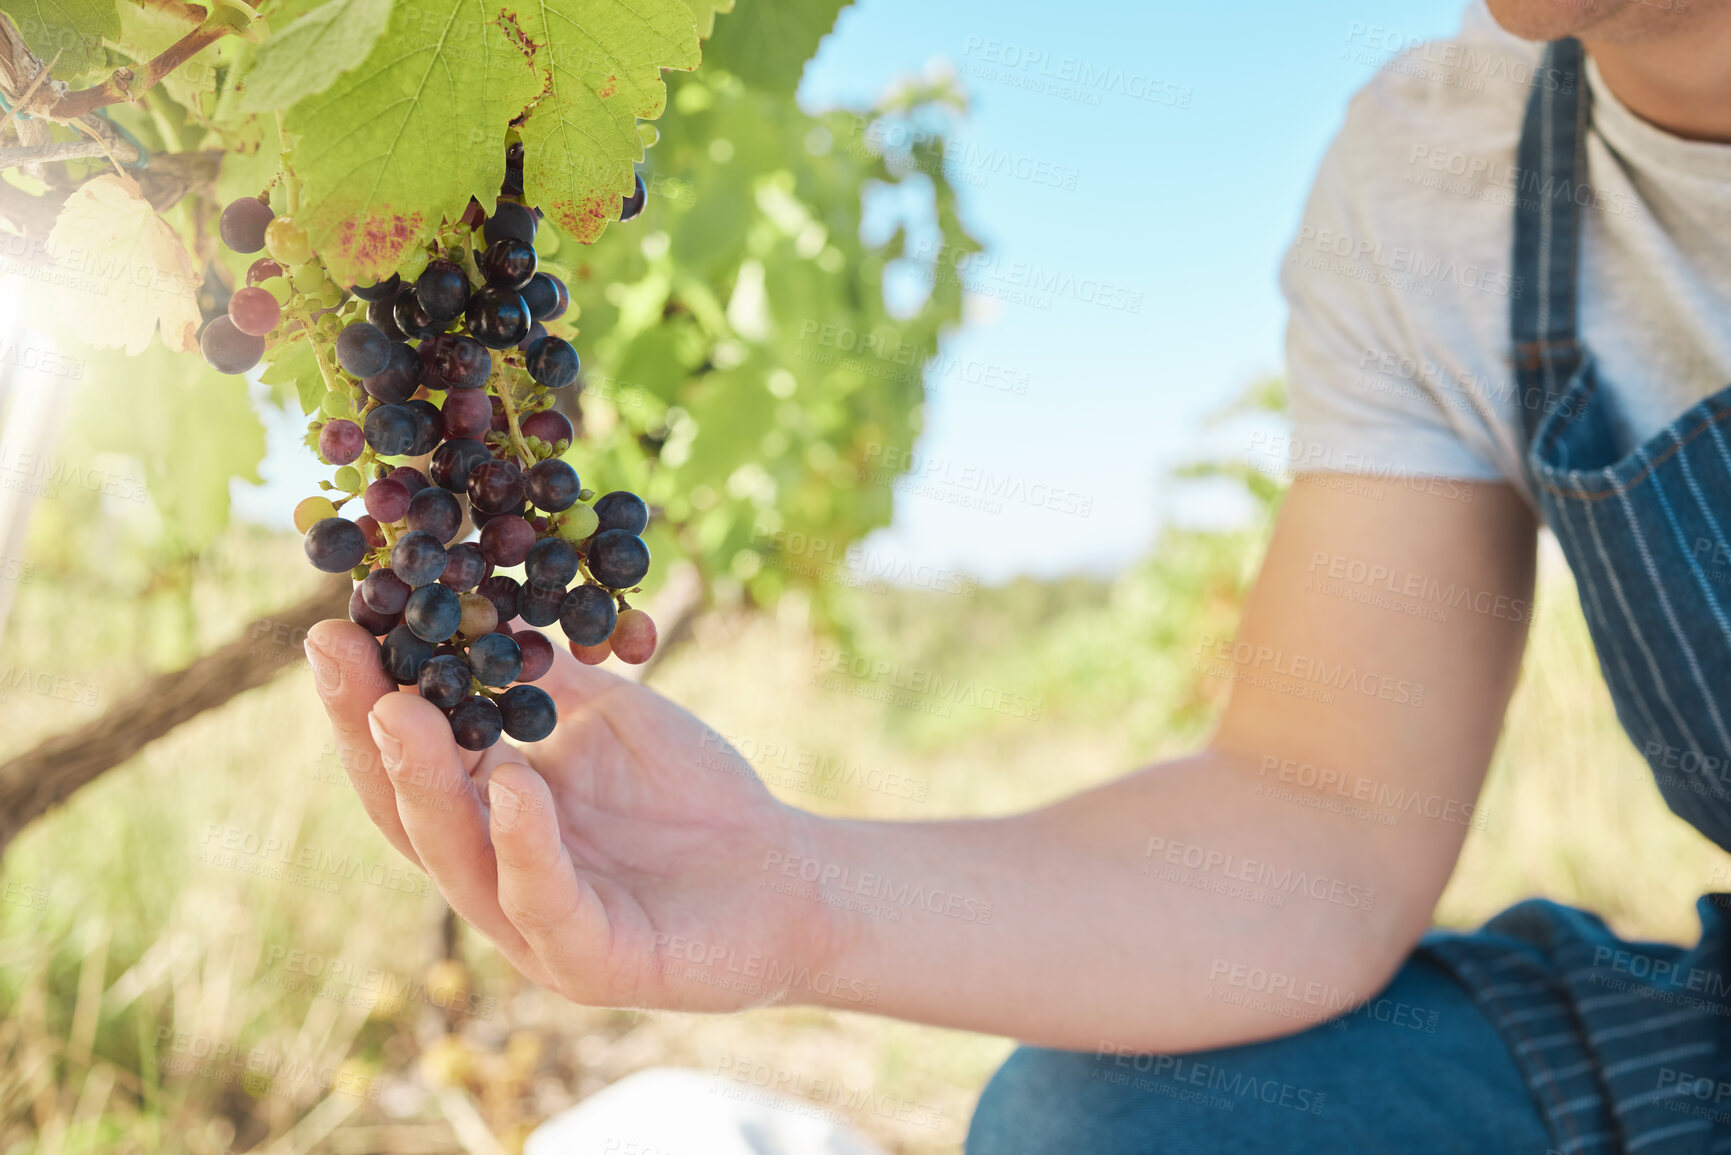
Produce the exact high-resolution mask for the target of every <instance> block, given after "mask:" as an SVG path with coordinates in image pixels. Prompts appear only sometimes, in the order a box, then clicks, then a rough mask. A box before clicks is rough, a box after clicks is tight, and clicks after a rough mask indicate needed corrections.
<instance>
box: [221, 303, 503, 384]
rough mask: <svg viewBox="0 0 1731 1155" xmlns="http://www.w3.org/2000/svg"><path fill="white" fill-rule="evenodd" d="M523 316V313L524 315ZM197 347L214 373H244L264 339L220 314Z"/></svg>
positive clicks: (254, 362) (256, 358)
mask: <svg viewBox="0 0 1731 1155" xmlns="http://www.w3.org/2000/svg"><path fill="white" fill-rule="evenodd" d="M519 303H521V298H519ZM527 315H528V314H527V312H525V313H524V316H527ZM524 327H525V328H527V327H528V326H527V325H525V326H524ZM198 349H199V352H201V353H203V354H204V360H205V363H206V364H208V365H209V366H210V367H211V368H212V369H215V370H216V371H217V372H218V373H245V372H246V371H247V370H248V369H251V368H252V367H253V366H254V365H257V364H258V362H259V358H260V357H263V356H264V338H263V337H254V336H253V335H252V334H250V333H242V332H241V331H240V329H239V328H237V327H236V326H235V323H234V322H233V321H231V320H230V319H229V317H228V314H227V313H224V314H223V315H222V316H220V317H217V318H216V319H215V320H213V321H212V322H211V323H210V324H208V325H206V326H205V327H204V332H203V333H202V334H200V335H199V338H198Z"/></svg>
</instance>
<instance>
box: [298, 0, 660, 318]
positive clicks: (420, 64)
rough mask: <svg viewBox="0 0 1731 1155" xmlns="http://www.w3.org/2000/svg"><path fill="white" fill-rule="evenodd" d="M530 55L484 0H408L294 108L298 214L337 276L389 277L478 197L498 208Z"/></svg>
mask: <svg viewBox="0 0 1731 1155" xmlns="http://www.w3.org/2000/svg"><path fill="white" fill-rule="evenodd" d="M672 2H674V3H677V2H678V0H672ZM530 56H531V52H530V50H529V49H528V48H527V47H526V46H524V45H523V44H522V43H521V41H520V40H513V39H512V38H511V37H510V36H508V35H507V33H506V30H505V28H504V27H503V26H502V25H501V23H500V22H499V20H498V19H495V18H492V17H490V16H489V13H488V9H487V8H486V6H485V5H483V4H482V3H481V2H480V0H433V2H432V3H426V4H403V5H399V6H397V7H396V8H395V9H394V10H393V11H392V12H391V18H390V23H389V24H388V25H387V27H386V31H385V35H384V36H382V37H380V38H379V40H378V42H377V43H376V44H374V45H373V49H372V51H371V52H370V53H369V54H368V55H367V58H366V60H365V61H363V62H362V64H361V65H360V67H358V68H356V69H355V70H354V71H352V72H350V73H347V74H346V75H344V76H341V77H339V78H338V80H337V81H336V83H335V84H333V85H332V86H331V87H330V88H328V89H326V90H325V91H324V92H322V93H318V94H316V95H313V96H311V97H309V98H307V99H305V100H302V101H301V102H300V103H298V104H296V105H295V106H294V108H293V109H292V110H290V112H289V113H288V115H287V129H288V135H289V137H290V141H289V143H290V146H291V147H292V149H293V154H292V156H291V164H292V167H293V170H294V172H295V174H296V175H297V177H298V178H299V179H300V181H301V188H302V204H301V209H300V212H299V213H298V214H297V215H296V219H297V221H298V222H299V223H300V225H301V227H302V228H304V229H305V230H306V232H307V235H308V236H309V237H310V238H311V239H312V243H313V247H314V248H315V249H316V250H317V251H318V253H319V255H320V256H321V257H323V258H324V261H325V265H326V267H327V268H328V269H329V270H330V273H331V275H332V276H333V277H335V278H337V279H338V280H340V281H343V282H345V283H348V284H357V283H359V284H364V283H370V282H373V281H378V280H383V279H384V278H386V277H389V276H390V275H391V273H392V272H394V271H395V269H396V266H397V264H398V262H399V261H400V259H401V258H402V255H403V253H404V252H405V251H406V250H407V249H408V247H409V246H410V245H411V244H414V243H415V242H416V241H418V240H420V239H421V238H422V237H423V236H425V235H426V234H427V233H428V232H430V231H431V230H432V229H434V228H436V227H437V226H438V224H439V221H440V220H441V218H446V219H452V220H454V219H456V218H457V217H458V216H459V215H460V214H461V213H462V211H463V208H464V207H465V206H466V205H467V204H468V203H469V198H470V197H472V196H473V197H477V198H479V199H480V200H481V203H482V204H484V205H487V206H489V207H491V206H492V204H493V202H494V199H495V197H497V195H498V190H499V182H500V181H501V180H503V179H504V176H505V127H506V125H507V124H508V123H509V122H510V120H511V118H512V117H513V116H515V115H517V114H518V113H520V112H521V111H522V109H523V108H524V107H526V106H527V105H528V103H529V102H530V101H531V100H532V99H534V97H535V94H536V93H537V92H539V91H540V88H541V84H540V82H539V80H538V79H537V77H536V74H535V70H534V68H533V67H532V65H531V63H530Z"/></svg>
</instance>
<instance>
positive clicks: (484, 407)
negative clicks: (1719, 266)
mask: <svg viewBox="0 0 1731 1155" xmlns="http://www.w3.org/2000/svg"><path fill="white" fill-rule="evenodd" d="M439 416H440V420H441V421H442V422H443V424H444V428H445V436H446V437H449V438H451V439H452V440H462V439H463V438H472V439H479V438H482V437H485V436H487V432H488V428H489V427H490V426H491V425H492V423H493V406H492V405H491V404H489V403H488V397H487V394H485V393H483V392H481V391H480V390H478V389H465V390H463V391H462V392H461V393H449V394H446V396H445V404H444V405H443V406H442V407H440V410H439Z"/></svg>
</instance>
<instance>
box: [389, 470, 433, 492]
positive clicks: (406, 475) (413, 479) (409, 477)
mask: <svg viewBox="0 0 1731 1155" xmlns="http://www.w3.org/2000/svg"><path fill="white" fill-rule="evenodd" d="M389 476H391V477H394V478H396V479H397V480H398V481H400V482H402V483H403V484H404V485H406V486H408V487H409V496H410V497H413V496H415V494H417V493H419V492H421V490H423V489H425V488H427V486H429V485H431V484H432V482H430V481H428V480H427V475H426V474H424V473H422V472H421V471H420V470H418V469H416V468H415V467H414V466H412V465H399V466H397V467H396V468H395V469H393V470H391V472H390V474H389Z"/></svg>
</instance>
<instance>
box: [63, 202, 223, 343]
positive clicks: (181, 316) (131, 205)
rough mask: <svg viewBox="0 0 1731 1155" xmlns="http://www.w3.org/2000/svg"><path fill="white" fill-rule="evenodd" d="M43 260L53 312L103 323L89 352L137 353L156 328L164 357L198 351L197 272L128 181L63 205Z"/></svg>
mask: <svg viewBox="0 0 1731 1155" xmlns="http://www.w3.org/2000/svg"><path fill="white" fill-rule="evenodd" d="M48 253H49V255H50V256H51V257H53V259H54V263H55V278H54V288H53V293H54V298H55V302H56V305H57V306H58V307H59V309H60V310H61V311H62V312H63V313H66V314H69V315H71V316H76V317H100V319H101V323H100V324H92V325H90V326H89V327H88V328H87V329H86V333H87V334H88V339H89V341H90V343H91V344H93V345H96V346H98V347H101V348H114V347H117V346H124V347H125V348H126V351H127V352H128V353H132V354H137V353H142V352H143V351H144V349H145V347H146V346H148V345H149V344H150V335H151V333H153V332H155V331H156V327H157V325H158V324H160V325H161V326H162V343H163V344H164V345H166V346H168V347H169V348H170V349H173V350H174V351H176V352H186V351H187V350H189V349H192V348H194V347H196V346H197V345H198V324H199V312H198V297H197V293H198V286H199V283H200V280H201V278H200V277H199V274H198V268H197V266H195V265H194V264H193V260H192V255H191V254H190V253H188V252H187V251H186V246H185V245H183V244H181V243H180V238H179V237H178V236H176V235H175V232H174V230H173V229H172V228H170V227H169V226H168V222H167V221H165V220H163V219H162V218H161V217H159V216H157V215H156V210H155V209H152V208H151V207H150V203H149V202H148V201H146V200H145V199H144V195H143V194H142V193H141V192H140V191H139V188H138V185H137V184H135V183H134V182H133V181H132V179H131V178H130V177H124V176H117V175H115V174H113V173H109V174H105V175H103V176H99V177H96V178H95V179H94V180H90V181H87V182H85V183H84V184H83V185H81V186H80V187H79V189H78V191H77V192H74V193H73V194H72V195H71V196H70V197H68V198H66V205H65V207H64V208H62V209H61V210H60V217H59V219H58V220H56V221H55V222H54V229H53V231H51V232H50V233H49V234H48Z"/></svg>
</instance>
